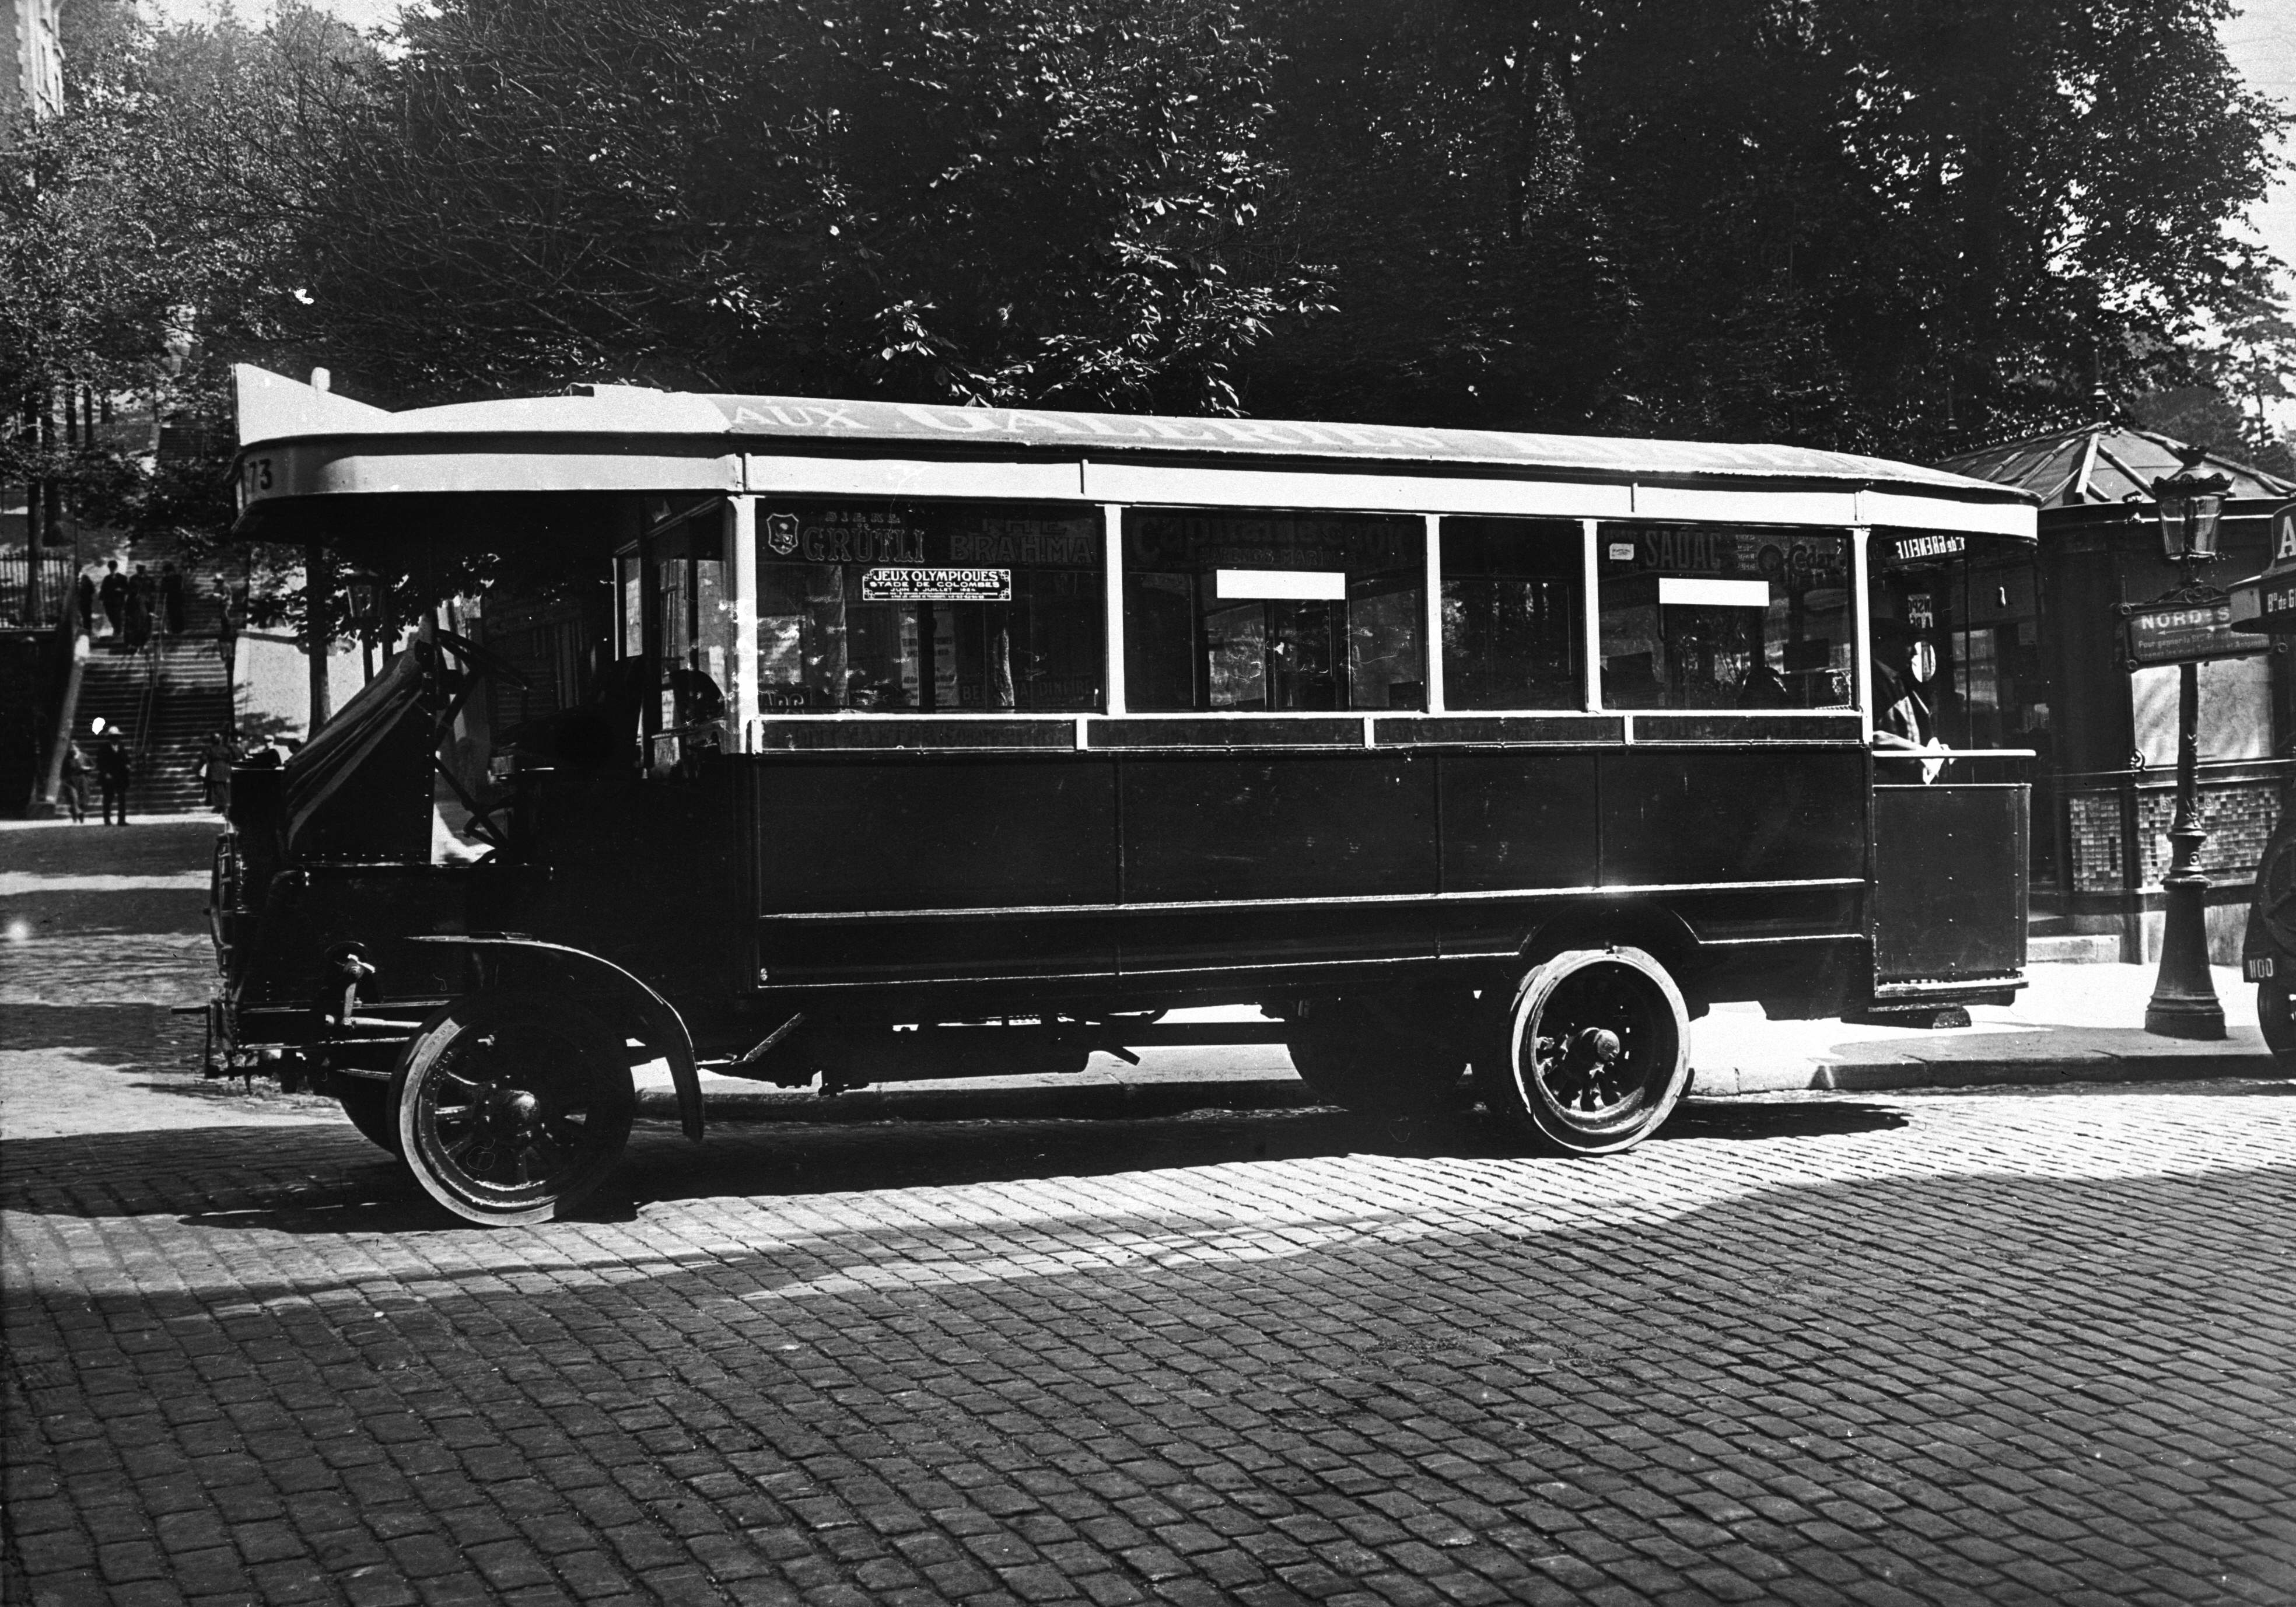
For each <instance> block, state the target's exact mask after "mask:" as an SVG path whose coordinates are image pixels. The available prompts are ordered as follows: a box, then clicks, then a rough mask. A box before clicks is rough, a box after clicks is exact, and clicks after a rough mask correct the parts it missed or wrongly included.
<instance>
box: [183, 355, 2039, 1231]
mask: <svg viewBox="0 0 2296 1607" xmlns="http://www.w3.org/2000/svg"><path fill="white" fill-rule="evenodd" d="M240 432H241V440H242V447H241V453H240V458H239V465H238V472H239V484H240V493H241V498H242V516H241V519H240V521H239V525H238V530H239V533H240V534H241V535H242V536H243V537H248V538H250V539H258V540H265V541H275V542H277V541H285V542H295V543H307V544H313V545H317V546H320V547H323V548H324V549H325V550H328V551H330V552H332V553H338V554H340V555H341V557H342V560H343V562H347V563H351V564H359V563H376V564H377V565H378V567H385V566H387V567H395V568H397V569H398V570H400V571H402V572H406V571H408V570H416V571H419V568H420V566H421V565H422V563H425V562H437V559H438V555H439V553H448V552H451V551H453V550H455V549H456V548H458V547H461V546H469V545H479V546H487V547H489V548H491V549H495V550H503V549H506V548H514V547H520V546H521V544H523V546H524V548H525V549H527V550H531V549H532V548H533V547H534V546H535V545H537V544H555V545H556V546H557V547H558V548H559V549H560V550H563V551H566V552H585V553H594V554H596V555H597V556H596V564H597V572H596V575H595V578H594V581H593V582H592V585H593V586H594V587H595V588H596V589H598V590H601V591H603V592H605V593H606V594H607V595H609V596H610V597H611V604H610V607H608V608H606V609H602V610H601V611H600V618H601V619H602V620H605V621H608V623H607V624H606V626H605V628H604V630H603V632H602V635H603V638H604V639H603V640H602V641H600V642H599V643H598V644H596V645H597V650H598V654H599V661H598V663H597V667H596V668H595V670H594V673H592V674H590V675H589V676H587V677H586V679H587V683H588V686H589V694H588V696H587V697H586V699H585V700H584V701H578V702H576V703H574V704H573V705H572V706H570V707H565V708H560V709H553V710H550V711H548V712H547V713H546V714H545V715H543V716H540V717H535V718H531V719H529V720H526V721H524V722H522V723H521V724H520V725H518V726H516V727H515V728H512V729H504V728H503V726H504V721H503V720H502V719H501V718H500V717H499V710H500V709H503V708H504V707H508V706H511V705H512V703H513V702H514V700H511V699H507V698H504V697H495V698H494V699H493V700H492V701H493V705H494V707H495V708H496V710H497V717H496V720H495V727H496V728H495V729H494V730H493V731H492V732H491V733H490V734H489V735H488V744H487V747H486V749H485V756H486V757H487V758H489V759H490V761H491V762H489V763H488V764H486V765H485V766H484V767H483V768H482V770H481V767H478V766H476V765H474V764H473V763H471V762H469V761H470V757H471V753H472V751H473V743H472V742H471V738H470V735H469V733H468V729H467V727H468V723H469V721H470V719H471V710H472V709H474V708H476V707H477V706H478V704H477V702H475V701H473V694H474V693H476V692H477V691H478V689H479V688H480V685H482V683H484V682H485V681H486V679H487V677H488V676H489V675H490V674H493V673H495V672H496V669H497V668H498V667H497V666H495V665H493V664H492V663H491V661H490V660H489V656H488V653H487V652H485V650H484V649H483V648H481V647H479V646H475V645H474V644H471V642H469V641H467V640H465V639H463V636H462V635H459V634H458V633H455V632H454V631H451V630H447V629H444V628H440V627H439V624H438V623H437V622H436V621H433V622H431V623H429V624H426V625H425V626H424V627H422V629H421V630H420V631H419V632H417V633H416V635H415V636H414V640H413V641H412V643H411V644H409V646H408V647H407V648H406V651H405V652H401V653H399V654H398V657H397V658H396V660H394V661H393V662H392V663H391V664H390V666H389V670H388V671H387V672H386V673H384V674H383V675H381V676H379V677H378V678H377V679H376V680H375V681H373V683H372V684H371V685H369V686H368V687H367V689H366V690H365V692H364V693H360V694H359V695H358V696H357V698H356V699H354V700H353V701H351V702H350V703H349V704H348V705H347V706H346V707H345V709H342V710H341V711H340V713H339V714H338V715H337V716H336V717H335V718H334V719H333V720H332V722H331V723H330V724H329V725H328V726H326V727H325V729H324V730H323V731H322V732H320V733H319V734H317V735H316V737H315V738H314V739H313V740H312V741H311V742H309V744H308V745H307V747H306V748H305V749H304V750H302V751H301V752H300V753H299V755H297V756H296V757H295V758H293V759H292V760H291V762H289V763H288V764H286V765H285V767H283V768H281V769H273V770H267V771H264V770H256V769H251V768H247V769H242V770H240V771H239V772H238V773H237V774H236V775H235V776H234V795H233V803H232V811H231V830H230V832H227V833H226V834H225V837H224V839H223V840H222V843H221V845H220V847H219V850H218V856H217V890H216V895H215V922H216V931H217V942H218V952H219V955H220V966H219V978H218V983H217V996H216V1002H215V1005H214V1009H213V1013H212V1023H213V1032H214V1040H215V1043H216V1045H217V1050H216V1054H214V1056H213V1057H212V1062H213V1063H214V1064H215V1065H217V1066H218V1067H222V1068H229V1069H234V1070H264V1071H267V1072H269V1073H271V1074H274V1075H276V1076H278V1077H280V1078H282V1079H283V1080H284V1081H286V1082H288V1083H289V1084H291V1085H294V1086H307V1087H313V1088H316V1089H319V1090H322V1091H324V1092H326V1093H329V1094H332V1095H334V1096H336V1097H338V1098H340V1100H341V1101H342V1103H343V1104H344V1106H345V1108H346V1110H347V1111H348V1113H349V1114H350V1116H351V1117H352V1119H354V1120H355V1121H357V1124H358V1125H359V1127H360V1128H361V1129H362V1130H363V1131H364V1132H365V1133H366V1134H367V1135H368V1136H370V1137H372V1138H373V1139H374V1140H375V1141H376V1142H377V1143H379V1144H382V1145H384V1146H385V1147H387V1148H389V1149H390V1150H391V1151H393V1152H395V1153H398V1155H400V1156H401V1157H403V1159H404V1160H405V1161H406V1164H407V1165H408V1166H409V1167H410V1168H412V1169H413V1171H414V1176H415V1177H417V1178H418V1179H419V1180H420V1181H421V1184H422V1187H423V1188H424V1189H425V1190H427V1191H428V1192H429V1193H430V1194H431V1195H432V1196H434V1197H435V1198H436V1199H438V1200H439V1202H440V1203H442V1204H443V1205H445V1206H446V1207H447V1209H451V1210H453V1211H455V1212H457V1213H459V1214H461V1215H462V1216H463V1217H466V1218H471V1219H472V1220H476V1221H482V1222H516V1221H525V1220H532V1219H537V1218H541V1217H545V1216H547V1215H549V1214H551V1213H552V1212H553V1211H559V1210H563V1209H566V1208H567V1207H568V1206H569V1205H570V1204H571V1203H572V1202H573V1201H577V1200H578V1199H579V1198H580V1197H581V1196H582V1195H583V1193H585V1191H586V1190H587V1189H589V1188H590V1187H592V1186H593V1185H595V1184H596V1183H597V1181H598V1180H599V1178H600V1177H602V1176H603V1175H604V1174H605V1172H606V1171H607V1170H608V1169H609V1168H611V1166H612V1165H613V1163H614V1161H615V1159H616V1157H617V1155H618V1154H619V1152H620V1151H621V1149H622V1147H623V1144H624V1143H625V1139H626V1136H627V1132H628V1130H629V1127H630V1123H631V1119H632V1111H633V1105H634V1100H633V1095H632V1092H631V1078H630V1070H631V1068H632V1066H633V1065H637V1064H644V1063H649V1062H656V1061H665V1060H666V1061H667V1062H668V1065H669V1068H670V1070H671V1073H672V1077H673V1079H674V1082H675V1086H676V1092H677V1096H678V1103H679V1109H680V1111H681V1112H682V1115H683V1119H684V1124H685V1130H686V1132H687V1133H688V1134H689V1135H690V1136H693V1137H697V1138H698V1137H699V1136H701V1125H702V1109H701V1095H700V1090H699V1083H698V1078H697V1068H698V1067H699V1068H703V1069H707V1070H712V1071H714V1072H717V1073H721V1074H725V1075H729V1076H733V1077H739V1078H755V1079H759V1080H762V1081H766V1082H771V1083H775V1084H780V1085H783V1086H813V1085H816V1084H817V1085H818V1086H819V1087H820V1088H821V1089H822V1091H824V1092H834V1091H836V1090H839V1089H844V1088H852V1087H857V1086H862V1085H865V1084H871V1083H884V1082H888V1081H894V1080H898V1079H903V1078H949V1077H960V1076H966V1075H973V1074H994V1073H1009V1072H1014V1071H1049V1070H1076V1069H1079V1068H1081V1067H1082V1066H1083V1065H1084V1064H1085V1063H1086V1061H1087V1058H1088V1057H1089V1055H1090V1054H1093V1053H1094V1052H1095V1051H1107V1052H1111V1053H1116V1054H1125V1053H1128V1052H1131V1051H1134V1050H1136V1049H1138V1048H1140V1047H1142V1046H1144V1045H1158V1044H1169V1043H1175V1042H1184V1041H1193V1042H1201V1041H1215V1040H1220V1039H1223V1038H1226V1039H1236V1040H1246V1039H1249V1040H1256V1041H1263V1042H1266V1041H1281V1042H1283V1043H1285V1044H1286V1045H1288V1046H1289V1049H1290V1053H1291V1054H1292V1059H1293V1062H1294V1063H1295V1064H1296V1066H1297V1067H1298V1069H1299V1070H1300V1075H1301V1077H1302V1078H1304V1079H1305V1080H1306V1082H1307V1083H1308V1086H1309V1087H1310V1088H1311V1089H1312V1090H1313V1091H1314V1092H1315V1093H1316V1094H1317V1095H1319V1096H1320V1097H1322V1098H1324V1099H1325V1100H1327V1101H1329V1102H1331V1103H1336V1104H1340V1105H1344V1106H1348V1107H1350V1108H1352V1109H1356V1110H1358V1111H1371V1112H1379V1113H1388V1114H1406V1113H1410V1112H1414V1111H1433V1110H1437V1109H1439V1108H1441V1107H1443V1106H1444V1105H1446V1104H1447V1103H1456V1102H1463V1101H1465V1100H1467V1099H1470V1098H1474V1097H1480V1100H1481V1101H1482V1103H1484V1104H1485V1105H1487V1106H1488V1110H1489V1112H1490V1115H1491V1118H1492V1119H1494V1120H1496V1121H1497V1122H1499V1123H1501V1124H1503V1125H1504V1126H1505V1127H1507V1128H1509V1129H1511V1130H1512V1131H1513V1132H1515V1133H1517V1134H1519V1135H1521V1136H1522V1137H1523V1139H1524V1140H1525V1141H1526V1142H1529V1143H1533V1144H1539V1145H1543V1146H1545V1147H1546V1148H1549V1149H1552V1150H1556V1151H1560V1152H1566V1153H1601V1152H1609V1151H1614V1150H1619V1149H1622V1148H1624V1147H1626V1146H1627V1145H1629V1144H1634V1143H1635V1142H1636V1141H1637V1140H1639V1139H1641V1138H1643V1137H1644V1136H1647V1135H1648V1134H1649V1133H1651V1132H1652V1130H1653V1129H1655V1128H1656V1127H1658V1126H1659V1125H1660V1124H1661V1122H1663V1121H1664V1120H1665V1119H1666V1117H1667V1114H1668V1112H1669V1111H1670V1110H1671V1109H1672V1108H1673V1106H1674V1104H1675V1103H1676V1101H1677V1098H1678V1097H1679V1096H1680V1095H1681V1094H1682V1092H1683V1090H1684V1087H1685V1083H1686V1082H1687V1080H1688V1078H1689V1075H1690V1067H1689V1061H1688V1045H1689V1030H1690V1023H1691V1021H1692V1020H1693V1018H1695V1017H1696V1016H1698V1015H1699V1014H1701V1013H1702V1012H1703V1011H1704V1010H1705V1009H1706V1008H1707V1006H1708V1005H1709V1004H1711V1003H1713V1002H1716V1001H1724V1000H1758V1001H1759V1002H1760V1004H1761V1005H1762V1006H1763V1007H1764V1008H1765V1009H1766V1010H1767V1011H1768V1012H1769V1013H1771V1014H1773V1015H1777V1016H1801V1017H1809V1016H1826V1015H1833V1014H1837V1013H1855V1012H1860V1011H1868V1010H1882V1009H1890V1008H1901V1009H1922V1010H1938V1009H1942V1008H1947V1007H1950V1006H1954V1005H1956V1004H1966V1003H1969V1002H1972V1001H1979V1000H2002V999H2005V998H2006V997H2007V996H2009V995H2010V993H2011V992H2012V990H2013V989H2015V988H2018V987H2020V986H2021V966H2022V963H2023V953H2024V948H2023V944H2024V920H2025V910H2024V888H2025V879H2024V878H2025V858H2026V852H2025V841H2024V834H2025V830H2026V824H2025V822H2026V796H2025V791H2024V786H2023V783H2022V781H2021V778H2020V777H2019V775H2017V774H2016V773H2015V767H2014V765H2013V756H2008V757H2006V758H2005V756H2002V755H1998V754H1978V753H1972V752H1969V751H1966V750H1946V749H1942V748H1940V747H1939V745H1938V744H1937V743H1936V742H1934V741H1931V740H1926V739H1924V737H1923V733H1922V732H1921V731H1920V730H1919V729H1918V728H1917V727H1916V728H1915V729H1913V730H1910V731H1907V730H1898V731H1892V730H1890V729H1889V726H1890V724H1891V721H1892V718H1893V717H1896V716H1893V715H1892V713H1891V711H1893V710H1894V711H1898V716H1901V715H1902V711H1903V709H1905V708H1906V707H1908V706H1912V707H1915V708H1918V706H1919V703H1920V686H1919V681H1920V669H1919V666H1918V665H1917V664H1915V663H1912V662H1908V661H1907V658H1906V655H1905V654H1904V653H1903V652H1899V651H1898V649H1897V648H1896V647H1895V646H1894V645H1893V640H1892V638H1891V635H1890V631H1889V630H1888V629H1886V628H1882V629H1880V630H1879V632H1878V635H1877V621H1876V610H1877V606H1878V608H1879V610H1880V611H1881V612H1882V614H1883V615H1886V614H1888V612H1889V611H1890V610H1891V609H1892V608H1894V607H1897V606H1898V603H1893V602H1892V601H1891V597H1892V594H1891V593H1890V589H1889V586H1888V585H1887V584H1886V583H1885V578H1884V577H1883V575H1882V572H1881V570H1882V566H1881V565H1880V564H1879V563H1878V562H1877V553H1880V552H1881V551H1882V548H1881V545H1880V544H1882V543H1896V544H1898V545H1897V546H1896V547H1895V548H1892V549H1890V550H1893V551H1897V552H1900V553H1903V552H1907V551H1918V552H1922V553H1939V552H1944V551H1947V550H1948V549H1950V550H1953V551H1956V552H1959V551H1963V550H1965V549H1966V548H1967V547H1969V546H1970V545H1971V544H1982V543H1989V542H2021V541H2030V538H2031V535H2032V530H2033V519H2034V513H2033V508H2032V506H2031V504H2030V502H2029V501H2028V500H2027V499H2026V498H2024V497H2023V496H2021V495H2019V494H2016V493H2013V492H2005V491H2004V490H2003V489H2002V488H1999V487H1997V486H1993V485H1990V484H1987V483H1984V482H1981V481H1975V480H1964V479H1961V478H1958V477H1956V476H1953V475H1948V474H1943V473H1938V472H1934V471H1926V470H1923V469H1919V468H1914V467H1910V466H1907V465H1905V464H1900V463H1889V462H1883V461H1879V460H1875V459H1870V458H1862V457H1853V456H1845V455H1836V454H1831V453H1825V452H1816V451H1807V450H1800V449H1791V448H1785V447H1753V446H1725V445H1702V444H1693V443H1686V442H1667V441H1648V440H1624V439H1586V438H1575V437H1562V436H1534V435H1513V434H1502V433H1489V432H1478V431H1468V430H1432V429H1407V428H1389V427H1374V426H1367V425H1358V424H1341V423H1309V422H1269V421H1263V420H1251V419H1232V418H1203V419H1182V418H1160V417H1144V416H1127V415H1113V414H1106V415H1103V414H1075V413H1056V412H1032V411H1013V410H1001V409H996V408H976V407H945V406H912V405H906V404H896V403H886V402H839V401H821V400H808V399H791V398H760V397H738V396H707V395H685V394H676V393H668V392H661V391H654V390H646V389H625V388H619V387H607V386H597V387H592V388H586V389H578V391H577V392H576V393H575V394H571V395H566V396H557V397H549V398H535V399H529V400H512V401H500V402H488V403H477V404H470V405H463V406H442V407H433V408H426V409H422V410H416V411H409V412H403V413H386V412H382V411H380V410H378V409H375V408H372V407H368V406H362V405H359V404H357V403H355V402H351V401H349V400H347V399H345V398H340V397H337V396H333V395H332V394H329V393H328V392H326V391H324V389H315V388H313V387H311V386H307V385H303V384H300V383H298V382H295V381H290V380H285V379H283V378H280V377H278V376H276V375H273V374H268V373H262V372H260V371H256V370H251V369H250V370H246V371H243V372H242V375H241V396H240ZM1908 543H1910V544H1911V545H1910V546H1909V545H1906V544H1908ZM377 554H381V555H382V556H381V558H380V559H378V558H377ZM1900 589H1902V587H1901V588H1900ZM1900 601H1902V600H1900ZM1889 623H1890V621H1889V620H1888V619H1886V618H1885V619H1882V620H1881V621H1880V624H1881V625H1882V627H1886V626H1887V625H1888V624H1889ZM1869 643H1878V646H1877V647H1874V648H1870V649H1869ZM1877 720H1879V721H1880V724H1879V725H1878V726H1877ZM1899 723H1900V724H1902V720H1901V719H1900V720H1899ZM450 739H452V740H450ZM434 774H436V775H437V777H438V779H437V780H435V781H434ZM434 787H444V788H447V789H451V790H452V791H453V792H454V793H455V795H456V796H458V797H460V798H461V799H463V802H464V805H465V806H466V807H467V808H468V809H469V811H470V813H471V818H472V822H473V826H472V830H473V831H474V832H477V833H478V834H479V835H480V836H482V837H483V838H484V840H486V842H487V843H488V845H489V847H488V851H487V852H485V853H484V854H483V856H482V857H479V858H478V859H476V860H475V862H471V863H433V858H434V856H433V854H432V851H431V849H432V840H433V830H432V828H433V806H434ZM1207 1005H1230V1006H1234V1005H1245V1006H1257V1007H1258V1009H1259V1020H1257V1021H1238V1022H1234V1023H1233V1024H1231V1025H1227V1026H1222V1025H1220V1024H1219V1023H1218V1022H1208V1021H1201V1020H1198V1021H1168V1020H1166V1019H1164V1018H1165V1016H1166V1015H1167V1013H1170V1012H1173V1011H1176V1010H1178V1011H1193V1013H1195V1014H1196V1015H1198V1016H1200V1017H1201V1015H1203V1014H1205V1012H1203V1011H1202V1010H1201V1009H1200V1008H1198V1007H1201V1006H1207ZM1245 1013H1247V1012H1241V1011H1234V1010H1231V1011H1228V1012H1226V1014H1228V1015H1231V1016H1235V1015H1242V1014H1245Z"/></svg>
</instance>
